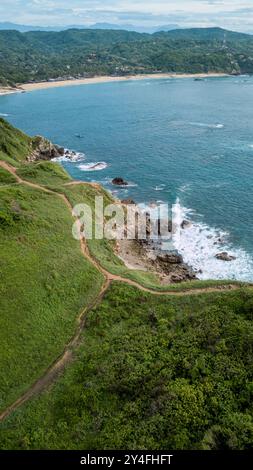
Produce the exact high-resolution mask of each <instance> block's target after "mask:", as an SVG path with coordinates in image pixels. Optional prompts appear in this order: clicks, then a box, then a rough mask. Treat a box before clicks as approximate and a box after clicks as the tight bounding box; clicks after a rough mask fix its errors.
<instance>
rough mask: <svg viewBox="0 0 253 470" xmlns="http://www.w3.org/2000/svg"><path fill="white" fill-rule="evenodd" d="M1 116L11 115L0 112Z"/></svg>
mask: <svg viewBox="0 0 253 470" xmlns="http://www.w3.org/2000/svg"><path fill="white" fill-rule="evenodd" d="M0 116H1V117H8V116H9V114H5V113H0Z"/></svg>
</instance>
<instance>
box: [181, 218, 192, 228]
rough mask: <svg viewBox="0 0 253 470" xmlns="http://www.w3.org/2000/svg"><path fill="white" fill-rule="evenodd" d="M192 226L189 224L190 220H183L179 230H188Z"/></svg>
mask: <svg viewBox="0 0 253 470" xmlns="http://www.w3.org/2000/svg"><path fill="white" fill-rule="evenodd" d="M191 226H192V223H191V222H190V220H183V222H182V223H181V228H182V229H183V230H184V229H186V228H190V227H191Z"/></svg>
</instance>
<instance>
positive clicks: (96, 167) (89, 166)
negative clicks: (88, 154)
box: [78, 162, 108, 171]
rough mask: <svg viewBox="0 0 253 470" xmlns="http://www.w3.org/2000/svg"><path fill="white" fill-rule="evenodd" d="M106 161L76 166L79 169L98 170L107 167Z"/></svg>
mask: <svg viewBox="0 0 253 470" xmlns="http://www.w3.org/2000/svg"><path fill="white" fill-rule="evenodd" d="M107 166H108V165H107V163H106V162H95V163H93V162H91V163H86V164H85V165H79V166H78V168H79V170H81V171H100V170H105V168H107Z"/></svg>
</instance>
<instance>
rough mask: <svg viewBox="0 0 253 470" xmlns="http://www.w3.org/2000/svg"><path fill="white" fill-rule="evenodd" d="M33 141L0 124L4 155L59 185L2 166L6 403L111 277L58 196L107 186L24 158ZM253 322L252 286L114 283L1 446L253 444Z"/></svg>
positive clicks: (0, 386) (101, 246)
mask: <svg viewBox="0 0 253 470" xmlns="http://www.w3.org/2000/svg"><path fill="white" fill-rule="evenodd" d="M35 142H36V139H32V138H30V137H28V136H26V135H25V134H23V133H22V132H20V131H18V130H16V129H14V128H13V127H12V126H11V125H9V124H7V123H6V122H5V121H3V120H1V121H0V160H5V161H8V162H9V163H10V162H11V163H12V164H15V165H17V167H18V169H17V173H18V175H19V176H20V177H21V178H22V179H23V180H27V181H30V182H33V183H37V184H40V185H44V186H45V187H47V188H50V189H51V190H53V191H54V192H53V193H45V192H43V191H42V190H41V189H39V188H35V187H28V186H26V185H25V184H22V183H19V184H18V183H17V182H16V179H15V177H14V176H13V175H11V174H10V173H9V172H8V171H7V170H6V169H5V168H1V167H0V253H1V255H0V277H1V283H0V311H1V315H0V343H1V353H0V371H1V372H0V411H1V410H4V409H5V408H6V406H7V405H8V404H10V403H12V402H13V401H14V400H15V399H17V398H18V397H19V396H20V395H22V393H24V391H26V390H27V389H29V387H30V386H31V384H32V383H33V382H34V381H35V380H36V379H38V378H39V377H41V376H42V375H43V373H44V372H45V370H46V369H47V367H48V366H49V365H50V364H52V363H53V362H54V361H55V359H56V358H57V357H58V356H59V355H60V354H61V353H62V351H63V350H64V347H65V346H66V344H67V343H68V342H69V340H70V338H71V337H72V335H73V333H74V330H75V329H76V319H77V317H78V315H79V314H80V312H81V311H83V310H84V309H85V307H87V306H88V305H89V304H90V302H91V301H93V300H94V298H95V297H96V296H97V294H98V292H99V290H100V288H101V285H102V281H103V279H102V275H101V274H100V273H99V271H98V270H97V269H95V268H94V267H93V266H92V265H91V263H90V262H89V261H88V260H86V259H84V257H83V256H82V255H81V251H80V246H79V243H78V242H76V241H75V240H74V239H73V238H72V235H71V228H72V223H73V219H72V217H71V213H70V211H69V209H68V207H67V206H66V204H65V203H64V201H63V200H62V198H61V197H59V195H57V193H62V194H65V195H66V196H67V198H68V200H69V201H70V202H71V204H72V205H74V204H75V203H80V202H86V203H89V204H91V205H94V196H95V195H98V194H100V195H101V194H103V195H104V197H105V198H106V199H107V201H108V202H110V196H109V195H108V194H107V193H106V192H104V190H103V189H102V188H99V187H96V186H90V185H88V184H80V185H73V186H72V185H66V182H67V183H68V182H69V176H68V175H67V174H66V173H65V171H64V170H63V169H62V168H60V167H59V166H58V165H56V164H54V163H52V162H45V161H43V162H36V163H28V162H27V161H26V157H27V156H28V154H29V152H30V151H31V149H32V148H33V147H34V145H35ZM89 248H90V251H91V253H92V254H93V256H95V257H96V258H97V259H98V260H99V262H100V263H101V264H102V265H103V266H105V267H106V269H108V270H109V271H112V272H116V273H118V274H121V275H124V276H125V277H132V278H135V279H136V280H137V281H138V282H139V283H143V284H145V285H150V286H151V287H153V289H154V288H157V289H158V288H159V286H158V282H157V280H155V279H152V278H151V277H149V274H147V273H134V272H133V271H129V270H127V268H126V267H125V266H124V265H123V263H122V262H121V261H119V260H118V258H117V257H116V256H115V255H114V252H113V245H111V244H110V243H109V242H106V241H93V240H92V241H90V242H89ZM135 276H136V277H135ZM212 284H213V283H211V285H212ZM206 285H208V284H206ZM194 286H195V287H200V286H203V284H201V283H198V282H195V283H194ZM189 287H193V286H192V284H190V283H189V284H188V285H184V286H182V285H181V286H177V287H176V289H181V290H182V289H183V288H184V289H187V288H189ZM160 288H161V286H160ZM252 321H253V291H252V288H248V287H247V286H242V287H241V288H239V286H238V290H235V291H227V292H212V293H211V292H210V293H208V292H203V293H202V294H198V295H197V294H196V293H195V294H193V293H189V294H188V295H179V296H166V295H165V296H157V295H154V294H149V293H145V292H142V291H140V290H139V289H136V288H133V287H129V286H127V285H126V284H122V283H121V284H118V283H115V282H114V283H113V284H112V285H111V287H110V289H109V290H108V291H107V293H106V295H105V297H104V299H103V301H102V303H100V305H99V306H98V307H97V308H96V309H93V310H92V311H90V312H88V315H87V318H86V324H85V330H84V332H83V335H82V341H81V345H80V347H79V348H78V349H75V351H74V354H75V360H74V361H73V362H72V363H70V364H69V365H68V367H67V369H66V370H65V372H64V374H63V375H62V376H61V377H60V378H59V380H58V381H57V382H56V383H55V384H54V385H53V386H50V387H49V388H48V389H47V390H46V391H45V392H44V393H42V394H41V395H40V396H35V397H34V398H33V399H30V400H29V401H28V402H27V403H26V404H25V405H23V406H22V407H20V408H19V409H18V410H17V411H16V412H14V413H12V414H11V415H10V417H9V418H7V419H5V420H4V421H3V422H2V423H1V424H0V448H1V449H58V448H61V449H91V448H92V449H121V448H127V449H168V448H171V449H252V448H253V408H252V398H253V323H252Z"/></svg>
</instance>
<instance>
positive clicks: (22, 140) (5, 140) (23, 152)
mask: <svg viewBox="0 0 253 470" xmlns="http://www.w3.org/2000/svg"><path fill="white" fill-rule="evenodd" d="M32 144H33V139H32V138H31V137H29V136H27V135H26V134H24V133H23V132H21V131H20V130H18V129H16V128H15V127H13V126H12V125H11V124H9V123H8V122H7V121H5V120H4V119H2V118H0V160H4V161H7V162H8V163H11V164H13V165H14V166H17V165H18V163H20V162H23V161H24V160H25V159H26V157H27V156H28V155H29V154H30V153H31V151H32Z"/></svg>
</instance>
